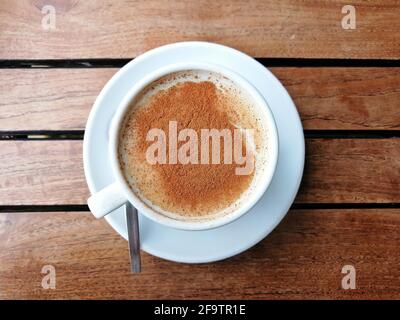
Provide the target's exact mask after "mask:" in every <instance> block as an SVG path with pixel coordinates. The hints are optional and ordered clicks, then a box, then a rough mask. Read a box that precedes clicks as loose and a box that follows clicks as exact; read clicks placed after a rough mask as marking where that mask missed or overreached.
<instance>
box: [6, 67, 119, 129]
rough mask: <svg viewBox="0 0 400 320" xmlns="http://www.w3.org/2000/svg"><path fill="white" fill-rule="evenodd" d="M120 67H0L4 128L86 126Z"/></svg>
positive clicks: (72, 127) (73, 127) (76, 127)
mask: <svg viewBox="0 0 400 320" xmlns="http://www.w3.org/2000/svg"><path fill="white" fill-rule="evenodd" d="M116 71H117V70H116V69H33V70H32V69H3V70H0V114H1V115H0V128H1V130H3V131H12V130H82V129H84V128H85V125H86V121H87V118H88V115H89V111H90V108H91V107H92V105H93V103H94V101H95V99H96V96H97V95H98V94H99V92H100V90H101V89H102V87H103V86H104V85H105V84H106V82H107V81H108V80H109V79H110V78H111V77H112V76H113V74H114V73H115V72H116Z"/></svg>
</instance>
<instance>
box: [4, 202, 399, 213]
mask: <svg viewBox="0 0 400 320" xmlns="http://www.w3.org/2000/svg"><path fill="white" fill-rule="evenodd" d="M329 209H337V210H341V209H342V210H345V209H400V203H294V204H293V205H292V206H291V207H290V210H329ZM63 211H66V212H67V211H68V212H74V211H75V212H79V211H82V212H89V207H88V206H87V205H84V204H76V205H71V204H64V205H9V206H7V205H2V206H0V212H3V213H4V212H10V213H14V212H16V213H17V212H63Z"/></svg>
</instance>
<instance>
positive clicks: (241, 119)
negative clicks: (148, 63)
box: [118, 70, 268, 220]
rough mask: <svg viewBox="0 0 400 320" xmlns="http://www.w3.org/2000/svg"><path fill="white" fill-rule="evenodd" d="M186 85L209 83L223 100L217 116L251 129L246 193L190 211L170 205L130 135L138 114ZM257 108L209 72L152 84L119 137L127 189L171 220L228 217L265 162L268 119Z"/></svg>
mask: <svg viewBox="0 0 400 320" xmlns="http://www.w3.org/2000/svg"><path fill="white" fill-rule="evenodd" d="M189 81H190V82H194V83H201V82H204V81H208V82H211V83H213V84H214V85H215V87H216V88H217V94H218V96H219V98H220V99H223V100H224V103H223V104H221V108H222V109H223V110H220V111H221V112H224V113H226V114H227V116H228V118H229V121H230V123H231V124H232V125H233V126H234V127H236V128H243V129H246V128H247V129H248V128H250V129H254V145H253V148H254V154H255V169H254V174H253V175H252V176H251V181H250V182H249V184H248V185H247V186H246V188H245V190H243V191H242V192H241V194H240V195H239V196H238V197H236V198H235V199H234V201H229V203H227V202H226V201H224V199H223V198H221V200H220V201H219V202H218V203H217V204H215V203H213V204H212V205H207V204H201V203H200V204H198V205H196V208H195V209H193V208H192V207H190V206H188V207H185V206H184V205H182V204H179V203H178V204H174V201H173V200H171V199H170V198H168V195H166V192H165V190H163V188H162V186H161V184H160V175H159V172H158V171H157V170H155V169H154V167H152V165H150V164H149V163H147V162H146V161H145V160H144V157H143V154H141V152H138V138H137V137H138V136H137V134H138V133H137V132H135V118H136V117H137V114H139V112H141V111H143V110H145V109H146V108H148V106H149V104H150V103H151V102H152V99H154V97H157V95H159V94H160V93H161V92H166V91H167V90H168V89H170V88H173V87H175V86H179V85H181V84H184V83H186V82H189ZM262 108H264V107H263V106H259V105H257V104H256V102H255V101H254V100H253V98H252V97H251V96H250V95H249V94H248V93H247V92H246V91H244V90H243V89H242V88H240V87H239V86H238V85H236V84H235V83H234V82H233V81H231V80H230V79H228V78H226V77H224V76H222V75H220V74H217V73H214V72H209V71H203V70H189V71H182V72H176V73H173V74H170V75H168V76H165V77H162V78H161V79H159V80H157V81H154V82H153V83H151V84H150V85H148V86H147V87H146V88H145V89H144V90H143V91H142V92H141V93H140V94H139V95H138V96H137V97H136V98H135V99H134V100H133V101H132V103H131V105H130V108H129V111H128V112H127V114H126V116H125V119H124V122H123V125H122V128H121V131H120V139H119V148H118V153H119V159H120V164H121V169H122V172H123V174H124V176H125V178H126V180H127V181H128V183H129V185H130V187H131V189H132V190H133V192H134V193H135V194H136V195H137V196H138V197H139V198H140V199H141V200H142V201H143V202H144V203H146V204H147V205H148V206H149V207H150V208H152V209H153V210H155V211H157V212H159V213H161V214H163V215H165V216H168V217H170V218H173V219H179V220H207V219H213V218H215V217H219V216H221V215H227V214H229V213H231V212H233V211H234V210H236V209H237V208H238V207H240V206H241V205H242V204H243V202H244V201H245V199H246V198H247V197H248V196H249V195H250V194H251V193H252V192H253V191H254V189H255V187H256V185H257V184H258V183H259V179H260V177H261V176H263V174H262V172H263V170H264V169H265V167H266V162H267V161H268V128H267V127H266V126H265V123H267V120H266V117H267V116H266V114H265V110H263V109H262ZM189 127H190V126H189ZM209 129H212V128H209ZM210 183H211V181H210ZM233 187H234V186H232V188H233ZM200 200H201V199H200ZM200 202H201V201H200Z"/></svg>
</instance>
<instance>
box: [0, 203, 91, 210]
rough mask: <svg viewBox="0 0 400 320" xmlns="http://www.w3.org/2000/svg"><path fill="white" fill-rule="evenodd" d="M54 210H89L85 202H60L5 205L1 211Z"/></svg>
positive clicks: (0, 208)
mask: <svg viewBox="0 0 400 320" xmlns="http://www.w3.org/2000/svg"><path fill="white" fill-rule="evenodd" d="M52 211H57V212H60V211H86V212H87V211H89V207H88V206H87V205H85V204H60V205H11V206H7V205H3V206H0V212H52Z"/></svg>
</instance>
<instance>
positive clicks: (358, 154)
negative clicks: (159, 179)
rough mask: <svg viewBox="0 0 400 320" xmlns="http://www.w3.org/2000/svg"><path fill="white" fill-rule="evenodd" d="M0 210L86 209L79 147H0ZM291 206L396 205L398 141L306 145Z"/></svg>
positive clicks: (399, 182) (56, 144) (310, 142)
mask: <svg viewBox="0 0 400 320" xmlns="http://www.w3.org/2000/svg"><path fill="white" fill-rule="evenodd" d="M0 150H1V153H0V205H55V204H86V199H87V197H88V195H89V192H88V189H87V185H86V182H85V177H84V174H83V164H82V141H68V140H64V141H49V140H47V141H6V140H3V141H0ZM306 152H307V160H306V168H305V174H304V177H303V182H302V187H301V190H300V193H299V195H298V197H297V200H296V202H297V203H346V202H347V203H392V202H394V203H399V202H400V188H399V186H400V176H399V172H400V139H399V138H393V139H372V140H371V139H328V140H325V139H309V140H307V150H306Z"/></svg>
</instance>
